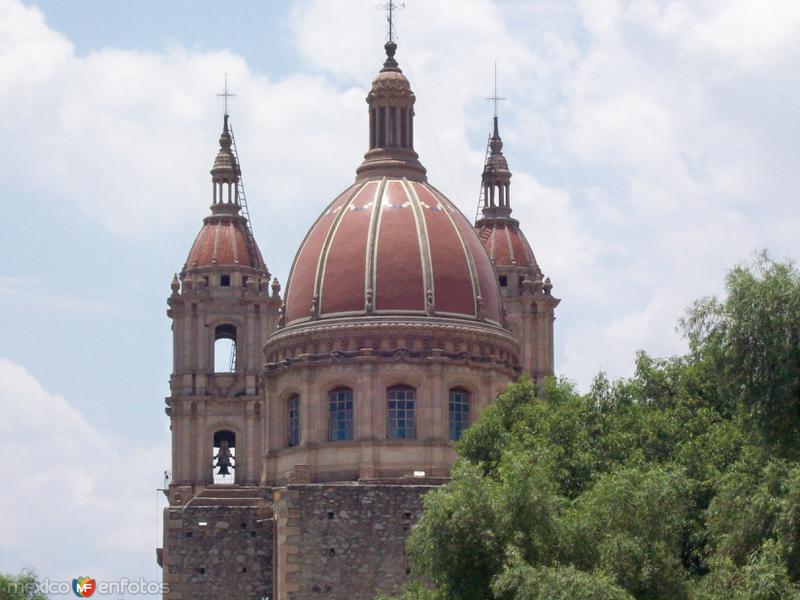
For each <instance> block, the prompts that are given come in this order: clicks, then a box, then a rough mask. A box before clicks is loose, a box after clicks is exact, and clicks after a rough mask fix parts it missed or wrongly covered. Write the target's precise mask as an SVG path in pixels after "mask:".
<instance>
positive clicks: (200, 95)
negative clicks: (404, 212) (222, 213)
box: [0, 0, 800, 578]
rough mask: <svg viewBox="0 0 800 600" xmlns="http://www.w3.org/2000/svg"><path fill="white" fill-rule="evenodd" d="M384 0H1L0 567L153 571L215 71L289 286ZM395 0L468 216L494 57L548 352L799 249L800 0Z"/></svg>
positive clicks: (581, 376)
mask: <svg viewBox="0 0 800 600" xmlns="http://www.w3.org/2000/svg"><path fill="white" fill-rule="evenodd" d="M377 4H378V3H377V2H374V1H371V0H365V1H363V2H361V1H356V0H327V1H322V0H320V1H313V0H303V1H299V0H298V1H296V2H268V3H265V2H236V3H235V4H231V3H219V2H196V1H192V2H189V1H174V2H169V3H164V2H151V1H142V2H136V3H130V2H100V1H95V2H89V1H88V0H85V1H79V0H75V1H71V2H60V1H55V0H51V1H39V2H21V1H19V0H0V113H2V114H3V115H5V117H4V119H3V120H2V122H0V134H1V135H2V137H3V142H4V148H5V152H4V153H3V160H2V161H0V186H2V194H0V202H2V215H3V220H2V222H3V224H4V225H5V227H4V228H3V235H2V236H0V251H1V252H2V256H3V257H4V260H3V262H2V263H0V325H1V326H2V332H3V333H2V335H0V401H2V403H3V408H4V410H3V411H2V412H1V413H0V439H2V441H0V450H2V453H3V455H4V456H6V457H17V458H14V459H12V460H6V461H4V464H3V465H2V466H0V474H2V475H3V476H4V479H5V480H6V481H11V482H15V484H17V485H15V493H16V495H10V494H9V495H5V497H3V498H0V511H2V512H3V514H5V515H8V516H9V517H8V518H6V519H4V521H3V522H0V570H16V569H18V568H19V567H21V566H23V565H29V566H33V567H35V568H36V569H37V570H38V571H40V573H42V574H43V575H45V576H49V577H54V578H57V577H62V578H63V577H68V576H69V577H72V576H75V575H77V574H79V572H80V573H81V574H93V575H95V576H98V577H100V576H105V577H114V576H117V577H119V576H123V575H126V576H129V577H139V576H145V577H148V578H157V577H158V576H159V573H158V569H157V567H156V566H155V563H154V551H153V549H154V548H155V546H156V545H158V543H159V534H158V524H157V518H158V508H157V503H156V500H157V496H156V493H155V488H156V486H157V485H158V484H159V483H160V473H161V472H162V470H163V469H164V468H167V467H168V462H169V455H168V422H167V418H166V416H165V415H164V412H163V398H164V396H165V395H166V394H167V380H168V377H169V372H170V368H171V356H170V353H171V339H170V329H169V321H168V319H167V318H166V314H165V310H166V304H165V300H166V297H167V295H168V293H169V282H170V279H171V277H172V274H173V273H174V272H175V271H178V270H180V268H181V266H182V263H183V261H184V260H185V257H186V254H187V252H188V249H189V247H190V245H191V242H192V240H193V239H194V236H195V234H196V232H197V230H198V229H199V227H200V224H201V221H202V218H203V216H205V214H206V213H207V210H208V204H209V201H210V198H209V196H208V192H209V190H210V186H209V185H208V181H209V177H210V176H209V174H208V170H209V168H210V166H211V162H212V160H213V157H214V154H215V151H216V143H217V142H216V140H217V136H218V133H219V129H220V120H221V114H220V112H221V110H220V103H219V100H218V98H216V97H215V94H216V93H217V92H218V91H220V89H221V87H222V82H223V77H224V74H225V73H228V76H229V79H230V82H231V86H232V89H233V91H234V92H236V93H237V97H236V99H235V100H234V101H233V107H232V113H233V115H232V120H233V124H234V126H235V130H236V133H237V143H238V147H239V151H240V155H241V160H242V166H243V169H244V178H245V184H246V186H247V191H248V200H249V203H250V211H251V215H252V217H253V225H254V231H255V235H256V238H257V241H258V243H259V245H260V247H261V250H262V253H263V254H264V256H265V259H266V261H267V263H268V266H269V267H270V269H271V270H272V271H273V273H274V274H275V275H276V276H277V277H278V278H279V279H280V281H281V282H282V283H285V279H286V274H287V271H288V267H289V265H290V262H291V259H292V257H293V255H294V252H295V250H296V248H297V246H298V244H299V242H300V240H301V239H302V236H303V235H304V234H305V232H306V230H307V228H308V227H309V225H310V223H311V222H312V221H313V219H314V217H315V216H316V215H317V214H318V212H319V211H321V209H322V208H323V207H324V206H325V205H326V204H327V203H328V202H329V201H330V199H331V198H333V197H334V195H335V194H336V193H338V192H339V191H341V190H342V189H343V188H345V187H346V186H347V185H348V184H349V182H350V181H352V178H353V176H354V170H355V167H356V166H357V165H358V163H359V161H360V158H361V155H362V154H363V152H364V151H365V147H366V105H365V103H364V97H365V95H366V92H367V89H368V87H369V84H370V82H371V80H372V77H373V76H374V74H375V72H376V70H377V69H378V67H379V65H380V63H381V60H382V58H381V57H382V49H381V45H382V43H383V38H384V25H383V15H382V13H381V12H380V10H379V9H378V8H376V5H377ZM406 5H407V8H406V9H405V10H403V11H401V13H400V16H399V19H398V29H399V45H400V47H399V50H398V54H397V57H398V60H399V62H400V65H401V67H402V68H403V69H404V70H405V72H406V73H407V74H408V75H409V77H410V79H411V82H412V86H413V88H414V90H415V92H416V94H417V97H418V103H417V132H418V135H417V140H416V141H417V146H418V148H417V149H418V151H419V153H420V156H421V160H422V162H423V164H425V165H426V167H427V168H428V172H429V176H430V179H431V181H432V183H434V185H436V186H437V187H439V188H440V189H442V190H443V191H444V192H445V193H446V194H448V195H449V196H450V197H451V198H452V199H453V200H454V201H455V202H456V203H457V204H458V205H459V206H460V207H461V208H462V209H463V210H464V212H465V213H467V214H468V215H469V216H471V215H472V214H474V210H475V202H476V199H477V192H478V184H479V175H480V168H481V161H482V157H483V152H484V144H485V139H486V136H487V134H488V133H489V127H490V121H491V106H490V105H489V103H488V102H486V100H485V97H486V96H488V95H490V92H491V85H492V66H493V62H494V60H495V59H496V60H497V61H498V65H499V67H498V79H499V86H500V90H499V91H500V94H501V95H502V96H505V97H506V98H507V100H506V101H505V102H503V103H502V104H501V107H500V111H501V121H500V126H501V133H502V135H503V138H504V141H505V151H506V156H507V157H508V160H509V163H510V165H511V169H512V171H513V173H514V178H513V180H512V181H513V185H512V189H513V192H512V206H513V208H514V211H515V213H514V214H515V216H517V217H518V218H519V219H520V220H521V222H522V226H523V228H524V229H525V231H526V233H527V235H528V238H529V239H530V240H531V242H532V244H533V247H534V251H535V252H536V254H537V257H538V259H539V261H540V263H541V266H542V268H543V270H544V271H545V273H546V274H547V275H549V276H550V277H551V278H552V280H553V283H554V290H553V291H554V294H556V295H557V296H559V297H561V298H562V299H563V302H562V304H561V306H560V307H559V309H558V313H557V317H558V320H557V322H556V344H557V351H556V363H557V370H558V372H559V373H562V374H565V375H567V376H568V377H571V378H572V379H574V380H575V381H576V382H577V383H578V384H579V385H580V386H581V387H585V386H586V385H588V383H589V382H590V381H591V378H592V376H593V375H594V374H595V373H596V372H597V371H598V370H600V369H604V370H606V371H608V372H609V374H610V375H611V376H624V375H628V374H630V372H631V367H632V365H633V360H634V357H635V352H636V351H637V350H639V349H645V350H648V351H650V352H651V353H653V354H655V355H668V354H673V353H676V352H680V351H682V350H683V349H684V347H685V346H684V342H683V341H682V340H681V338H680V336H679V335H677V334H676V332H675V329H674V327H675V323H676V321H677V319H678V317H679V316H680V315H681V314H682V312H683V310H684V309H685V307H686V306H687V305H688V304H689V303H690V302H691V301H692V300H693V299H695V298H698V297H700V296H703V295H706V294H713V293H719V292H720V291H721V289H722V285H723V279H724V274H725V271H726V270H727V269H728V268H729V267H730V266H731V265H733V264H734V263H736V262H739V261H742V260H746V259H747V258H748V257H750V256H752V254H753V253H754V252H755V251H757V250H759V249H762V248H765V249H768V250H769V251H770V252H771V253H773V255H775V256H777V257H781V258H782V257H793V258H796V257H798V256H800V238H798V236H797V233H796V232H797V231H798V230H800V217H799V216H798V210H797V198H796V194H797V192H796V190H797V168H796V166H797V164H799V163H800V161H799V160H798V159H800V156H799V154H800V153H799V152H798V147H797V141H796V140H797V139H798V138H800V119H799V118H798V117H799V116H800V115H799V114H798V98H799V97H800V48H798V46H800V35H798V34H800V4H798V3H796V2H794V1H783V0H770V1H769V2H766V3H764V2H757V1H755V0H724V1H723V0H719V1H716V0H702V1H697V2H684V1H679V0H659V1H656V0H640V1H638V2H624V1H622V0H576V1H574V2H565V1H563V0H538V1H529V2H526V1H522V0H519V1H511V0H509V1H507V2H491V1H489V0H471V1H467V2H453V1H449V0H426V1H425V2H421V1H416V0H414V1H410V0H409V1H407V2H406ZM54 501H57V502H54ZM41 515H44V518H38V517H39V516H41ZM86 527H89V528H90V529H92V530H93V531H94V537H93V538H92V539H91V540H86V541H82V542H77V541H75V540H78V539H82V532H83V531H84V530H85V528H86ZM112 550H113V551H112Z"/></svg>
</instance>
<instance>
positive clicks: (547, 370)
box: [475, 86, 561, 381]
mask: <svg viewBox="0 0 800 600" xmlns="http://www.w3.org/2000/svg"><path fill="white" fill-rule="evenodd" d="M495 88H496V86H495ZM500 99H501V98H498V97H497V91H496V89H495V94H494V97H493V98H490V100H494V101H495V115H494V122H493V130H492V135H491V137H490V138H489V144H488V149H487V153H486V162H485V163H484V166H483V174H482V176H481V188H482V189H481V198H482V206H481V216H480V218H479V219H478V220H477V222H476V223H475V228H476V230H477V231H478V235H479V236H480V238H481V242H482V243H483V246H484V248H486V251H487V252H488V254H489V257H490V258H491V259H492V263H493V264H494V268H495V271H496V273H497V279H498V283H499V285H500V294H501V296H502V300H503V314H504V318H505V325H506V327H507V328H508V329H509V330H510V331H511V333H513V334H514V337H516V338H517V341H518V342H519V343H520V347H521V350H522V352H521V355H520V359H521V360H520V362H521V363H522V370H523V371H524V372H526V373H528V374H529V375H530V376H531V378H532V379H534V380H535V381H539V380H541V379H542V378H543V377H546V376H548V375H553V373H554V347H553V323H554V321H555V308H556V306H558V304H559V302H561V300H560V299H558V298H556V297H554V296H553V295H552V289H553V284H552V283H551V282H550V278H549V277H545V276H544V274H543V273H542V270H541V268H540V267H539V264H538V262H537V261H536V257H535V256H534V254H533V250H532V249H531V245H530V244H529V243H528V240H527V239H526V237H525V234H524V233H523V232H522V230H521V229H520V226H519V221H518V220H516V219H514V218H512V217H511V171H510V170H509V168H508V161H507V160H506V157H505V156H504V155H503V140H502V139H501V137H500V132H499V127H498V119H497V100H500Z"/></svg>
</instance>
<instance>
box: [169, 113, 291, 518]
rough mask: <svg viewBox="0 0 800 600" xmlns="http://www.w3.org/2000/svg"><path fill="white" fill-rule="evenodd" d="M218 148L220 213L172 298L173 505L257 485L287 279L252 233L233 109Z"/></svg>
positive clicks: (207, 226) (215, 188) (215, 190)
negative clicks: (272, 345)
mask: <svg viewBox="0 0 800 600" xmlns="http://www.w3.org/2000/svg"><path fill="white" fill-rule="evenodd" d="M226 112H227V111H226ZM219 146H220V147H219V152H218V153H217V156H216V158H215V160H214V165H213V167H212V169H211V182H212V202H211V214H209V215H208V216H207V217H206V218H205V219H204V220H203V226H202V228H201V229H200V233H199V234H198V235H197V238H196V239H195V242H194V244H193V245H192V248H191V250H190V251H189V256H188V258H187V259H186V263H185V264H184V265H183V269H182V270H181V272H180V275H177V274H176V275H175V277H174V278H173V280H172V285H171V288H172V293H171V295H170V297H169V299H168V300H167V304H168V305H169V310H168V311H167V314H168V316H169V317H170V318H171V319H172V335H173V372H172V377H171V381H170V388H171V389H170V391H171V395H170V397H169V398H167V399H166V404H167V408H166V412H167V414H168V415H169V417H170V425H171V429H172V479H171V484H170V493H169V496H170V504H172V505H180V504H183V503H185V502H187V501H189V500H190V499H191V498H192V497H194V496H195V495H196V494H198V493H200V492H201V491H202V490H203V488H204V487H206V486H208V485H211V484H215V483H216V484H236V485H257V484H258V482H259V477H260V475H261V458H260V453H261V448H262V445H263V443H262V439H261V436H262V430H263V429H264V427H263V419H264V414H265V411H264V406H263V405H264V400H263V395H260V394H259V386H258V372H259V369H260V367H261V365H262V362H263V361H262V358H261V347H262V345H263V344H264V342H265V341H266V339H267V336H268V335H269V334H270V333H271V332H272V331H274V330H275V327H276V324H277V320H278V313H279V307H280V305H281V299H280V285H279V284H278V281H277V280H276V279H273V280H272V283H271V285H270V273H269V271H268V270H267V267H266V265H265V264H264V260H263V258H262V257H261V252H260V251H259V249H258V246H257V245H256V243H255V240H254V239H253V235H252V231H251V228H250V223H249V222H248V218H247V216H246V215H247V212H246V201H245V198H244V189H243V186H242V183H241V171H240V168H239V162H238V160H237V155H236V150H235V141H234V139H233V135H232V131H231V129H230V126H229V123H228V115H227V114H226V115H225V117H224V123H223V128H222V134H221V136H220V138H219Z"/></svg>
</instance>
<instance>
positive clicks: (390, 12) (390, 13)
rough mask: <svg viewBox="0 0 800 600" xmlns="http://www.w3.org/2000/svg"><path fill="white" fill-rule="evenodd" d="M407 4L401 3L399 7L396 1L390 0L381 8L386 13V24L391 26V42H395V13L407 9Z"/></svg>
mask: <svg viewBox="0 0 800 600" xmlns="http://www.w3.org/2000/svg"><path fill="white" fill-rule="evenodd" d="M405 7H406V4H405V2H401V3H400V5H399V6H398V5H397V3H396V2H395V1H394V0H388V2H385V3H384V4H383V5H382V6H381V8H383V9H384V10H385V11H386V23H387V24H388V25H389V41H390V42H394V11H395V10H397V9H398V8H405Z"/></svg>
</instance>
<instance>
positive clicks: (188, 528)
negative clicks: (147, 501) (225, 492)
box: [162, 506, 274, 600]
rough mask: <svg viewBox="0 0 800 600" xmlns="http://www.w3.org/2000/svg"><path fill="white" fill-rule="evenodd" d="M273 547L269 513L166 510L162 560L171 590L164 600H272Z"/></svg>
mask: <svg viewBox="0 0 800 600" xmlns="http://www.w3.org/2000/svg"><path fill="white" fill-rule="evenodd" d="M201 523H206V524H205V525H201ZM273 547H274V520H273V519H272V512H271V511H270V510H267V511H265V510H264V509H259V508H254V507H237V506H203V507H192V506H188V507H185V508H183V507H173V508H167V509H166V510H165V513H164V551H163V555H162V556H163V559H162V560H163V569H164V582H165V583H166V584H167V585H168V586H169V591H168V592H167V593H165V594H164V598H165V599H167V600H219V599H221V598H224V599H225V600H265V599H267V598H269V600H273V587H272V582H273Z"/></svg>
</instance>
